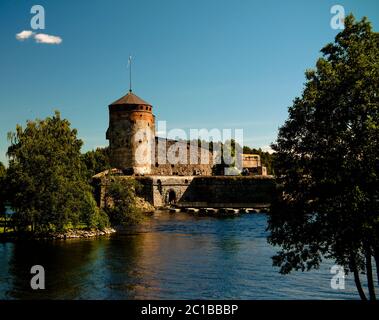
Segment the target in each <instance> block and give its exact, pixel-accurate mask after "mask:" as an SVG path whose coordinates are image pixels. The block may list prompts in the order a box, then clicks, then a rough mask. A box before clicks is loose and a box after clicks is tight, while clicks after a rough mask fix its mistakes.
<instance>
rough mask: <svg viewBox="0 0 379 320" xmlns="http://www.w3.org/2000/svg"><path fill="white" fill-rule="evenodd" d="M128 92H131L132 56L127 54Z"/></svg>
mask: <svg viewBox="0 0 379 320" xmlns="http://www.w3.org/2000/svg"><path fill="white" fill-rule="evenodd" d="M129 92H132V56H129Z"/></svg>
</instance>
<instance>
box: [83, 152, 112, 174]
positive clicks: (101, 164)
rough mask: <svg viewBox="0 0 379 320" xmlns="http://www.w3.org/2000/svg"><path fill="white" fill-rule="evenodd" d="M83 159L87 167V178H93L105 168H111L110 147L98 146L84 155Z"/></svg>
mask: <svg viewBox="0 0 379 320" xmlns="http://www.w3.org/2000/svg"><path fill="white" fill-rule="evenodd" d="M82 161H83V163H84V165H85V167H86V168H87V178H88V179H89V180H91V178H92V177H93V176H94V175H95V174H97V173H99V172H103V171H105V170H108V169H110V167H111V165H110V160H109V148H97V149H96V150H91V151H88V152H86V153H85V154H83V155H82Z"/></svg>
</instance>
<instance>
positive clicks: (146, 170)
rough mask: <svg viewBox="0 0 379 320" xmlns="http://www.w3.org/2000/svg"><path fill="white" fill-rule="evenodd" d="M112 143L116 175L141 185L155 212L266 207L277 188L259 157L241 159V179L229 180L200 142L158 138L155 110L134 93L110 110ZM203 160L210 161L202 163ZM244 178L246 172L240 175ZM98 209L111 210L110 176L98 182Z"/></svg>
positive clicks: (100, 176) (104, 175)
mask: <svg viewBox="0 0 379 320" xmlns="http://www.w3.org/2000/svg"><path fill="white" fill-rule="evenodd" d="M108 108H109V128H108V130H107V132H106V138H107V140H109V150H110V161H111V166H112V168H114V169H112V173H113V174H116V175H118V176H121V178H125V179H128V178H132V179H136V180H138V181H139V182H140V183H141V184H142V186H143V188H142V192H141V194H140V196H141V197H143V198H144V200H145V201H147V202H149V203H150V204H152V205H153V206H154V207H155V208H159V207H165V206H168V205H173V204H175V205H176V206H178V207H180V206H182V207H199V208H200V207H201V208H208V207H209V208H226V207H228V208H257V207H260V206H264V207H267V206H268V205H269V202H270V197H271V195H272V194H273V189H274V188H275V187H274V184H273V179H272V177H270V176H266V174H267V173H266V168H265V167H264V166H262V164H261V161H260V158H259V155H251V154H249V155H242V161H241V163H242V164H243V170H242V175H238V176H225V175H223V172H222V173H221V175H220V173H219V172H217V171H215V167H216V165H215V164H218V163H219V162H217V161H216V162H215V159H216V157H215V155H216V151H214V150H212V151H210V150H208V148H202V147H201V146H199V145H198V141H197V140H196V141H195V142H196V143H193V142H191V141H184V140H183V141H177V140H169V139H166V138H159V137H157V136H156V133H155V116H154V114H153V106H152V105H151V104H150V103H148V102H146V101H144V100H142V99H141V98H139V97H138V96H137V95H135V94H134V93H133V92H132V90H129V92H128V93H127V94H126V95H125V96H123V97H121V98H120V99H118V100H116V101H115V102H113V103H111V104H110V105H109V106H108ZM204 158H205V159H206V160H207V161H205V162H204V161H202V160H204ZM240 173H241V172H240ZM93 178H94V184H95V185H96V188H95V189H96V193H97V199H98V204H99V205H100V206H104V205H106V201H107V200H106V198H105V188H106V187H107V184H108V183H109V182H108V180H107V173H106V172H102V173H99V174H97V175H95V176H94V177H93Z"/></svg>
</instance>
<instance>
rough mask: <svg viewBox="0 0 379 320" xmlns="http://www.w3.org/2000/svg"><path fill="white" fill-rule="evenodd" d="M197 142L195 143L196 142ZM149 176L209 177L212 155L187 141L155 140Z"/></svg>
mask: <svg viewBox="0 0 379 320" xmlns="http://www.w3.org/2000/svg"><path fill="white" fill-rule="evenodd" d="M196 142H197V141H196ZM154 149H155V158H154V160H153V161H152V168H151V174H152V175H163V176H198V175H203V176H210V175H212V167H213V154H212V152H210V151H209V150H207V149H204V148H201V147H200V146H198V145H196V146H194V145H191V144H190V142H187V141H175V140H170V139H162V138H156V139H155V148H154Z"/></svg>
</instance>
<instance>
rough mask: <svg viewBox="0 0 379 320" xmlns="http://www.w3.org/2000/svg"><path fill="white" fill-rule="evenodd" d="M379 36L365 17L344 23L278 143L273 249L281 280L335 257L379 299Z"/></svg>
mask: <svg viewBox="0 0 379 320" xmlns="http://www.w3.org/2000/svg"><path fill="white" fill-rule="evenodd" d="M378 39H379V37H378V34H377V33H374V32H373V31H372V30H371V25H370V23H369V22H368V21H367V19H366V18H363V19H362V20H361V21H358V22H356V21H355V20H354V17H353V16H352V15H349V16H348V17H347V18H346V19H345V29H344V30H343V31H342V32H340V33H339V34H338V35H337V36H336V38H335V42H334V43H330V44H328V45H326V46H325V47H324V48H323V49H322V50H321V52H322V54H323V56H322V57H321V58H320V59H319V60H318V61H317V64H316V69H315V70H308V71H307V72H306V79H307V82H306V84H305V88H304V91H303V94H302V97H301V98H296V99H295V100H294V103H293V105H292V106H291V107H290V108H289V118H288V120H287V121H286V122H285V124H284V125H283V126H282V127H281V128H280V130H279V135H278V138H277V142H276V144H274V145H273V146H272V148H273V149H274V150H275V151H276V156H275V173H276V175H277V179H278V184H279V185H280V193H279V197H278V200H277V201H276V202H275V203H274V204H273V207H272V213H271V215H270V217H269V224H268V229H269V231H271V235H270V237H269V239H268V240H269V242H270V243H271V244H274V245H279V246H281V251H279V252H278V253H277V255H276V256H274V257H273V263H274V265H276V266H280V267H281V270H280V271H281V272H282V273H288V272H290V271H291V270H303V271H304V270H310V269H312V268H318V267H319V264H320V262H321V261H322V259H323V257H326V258H331V259H334V260H335V261H336V263H338V264H339V265H341V266H343V267H344V268H345V270H346V272H352V273H353V274H354V279H355V283H356V286H357V290H358V292H359V295H360V297H361V298H362V299H366V294H365V292H364V290H363V286H362V283H361V280H360V274H365V275H366V279H367V287H368V292H369V296H370V299H375V298H376V296H375V285H374V278H373V266H372V261H373V260H374V261H375V264H376V271H377V277H378V281H379V241H378V237H379V215H378V204H379V191H378V168H379V157H378V156H379V154H378V137H379V115H378V112H379V100H378V99H379V41H378Z"/></svg>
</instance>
